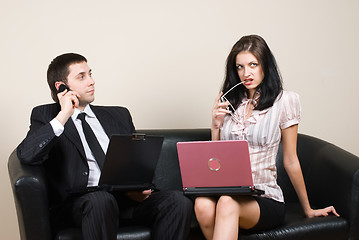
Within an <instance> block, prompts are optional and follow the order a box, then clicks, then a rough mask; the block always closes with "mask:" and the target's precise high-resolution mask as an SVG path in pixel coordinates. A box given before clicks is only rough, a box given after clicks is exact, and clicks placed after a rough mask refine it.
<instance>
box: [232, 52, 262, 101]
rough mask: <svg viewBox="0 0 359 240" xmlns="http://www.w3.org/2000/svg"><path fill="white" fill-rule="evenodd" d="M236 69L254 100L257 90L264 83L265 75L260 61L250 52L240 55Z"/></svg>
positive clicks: (237, 58)
mask: <svg viewBox="0 0 359 240" xmlns="http://www.w3.org/2000/svg"><path fill="white" fill-rule="evenodd" d="M236 67H237V72H238V76H239V79H240V80H241V82H243V85H244V86H245V87H246V88H247V89H248V91H249V97H250V98H252V97H253V95H254V93H255V91H256V88H257V87H258V85H259V84H261V82H262V81H263V78H264V73H263V70H262V66H261V65H260V63H259V61H258V59H257V58H256V57H255V56H254V55H253V54H252V53H251V52H249V51H244V52H240V53H238V55H237V57H236Z"/></svg>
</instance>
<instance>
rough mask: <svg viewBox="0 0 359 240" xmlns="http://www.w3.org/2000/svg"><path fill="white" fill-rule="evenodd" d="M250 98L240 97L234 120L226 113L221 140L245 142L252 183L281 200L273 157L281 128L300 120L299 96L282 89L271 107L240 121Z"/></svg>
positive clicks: (270, 195)
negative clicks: (246, 143) (247, 146)
mask: <svg viewBox="0 0 359 240" xmlns="http://www.w3.org/2000/svg"><path fill="white" fill-rule="evenodd" d="M250 101H252V100H249V99H243V101H242V103H241V104H240V106H239V107H238V108H237V109H236V112H235V116H237V117H236V118H237V119H234V118H233V117H231V116H230V115H227V116H226V117H225V119H224V123H223V126H222V128H221V139H222V140H236V139H244V140H247V141H248V145H249V153H250V159H251V168H252V176H253V183H254V186H256V188H258V189H262V190H264V191H265V194H264V195H263V196H264V197H267V198H271V199H274V200H276V201H279V202H284V198H283V192H282V190H281V189H280V187H279V186H278V184H277V169H276V156H277V153H278V148H279V143H280V141H281V129H285V128H288V127H290V126H293V125H295V124H298V123H299V122H300V112H301V108H300V101H299V95H298V94H296V93H294V92H289V91H283V92H282V94H280V95H279V96H278V97H277V99H276V100H275V102H274V104H273V106H272V107H270V108H267V109H265V110H262V111H259V110H254V111H253V113H252V114H251V116H250V117H249V118H247V119H246V120H244V116H245V108H246V106H247V104H248V103H249V102H250Z"/></svg>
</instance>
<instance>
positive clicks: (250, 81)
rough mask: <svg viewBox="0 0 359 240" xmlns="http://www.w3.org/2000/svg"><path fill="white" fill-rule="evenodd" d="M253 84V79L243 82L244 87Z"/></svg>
mask: <svg viewBox="0 0 359 240" xmlns="http://www.w3.org/2000/svg"><path fill="white" fill-rule="evenodd" d="M252 82H253V79H246V80H244V81H243V84H244V85H250V84H251V83H252Z"/></svg>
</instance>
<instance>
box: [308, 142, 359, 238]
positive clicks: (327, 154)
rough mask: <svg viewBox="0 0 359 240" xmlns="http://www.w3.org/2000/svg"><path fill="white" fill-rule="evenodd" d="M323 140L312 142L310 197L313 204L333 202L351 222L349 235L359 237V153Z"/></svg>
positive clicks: (319, 205)
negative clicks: (356, 153) (353, 152)
mask: <svg viewBox="0 0 359 240" xmlns="http://www.w3.org/2000/svg"><path fill="white" fill-rule="evenodd" d="M306 137H307V138H313V137H308V136H306ZM318 140H319V139H314V141H318ZM319 141H320V142H321V143H320V144H314V145H312V152H311V157H310V159H309V161H310V165H309V166H310V167H308V169H307V171H306V173H305V181H306V185H307V190H308V196H309V200H310V202H311V204H312V205H313V207H318V208H322V207H326V206H329V205H333V206H334V207H335V208H336V210H337V212H338V213H339V214H340V215H341V217H343V218H345V219H346V220H347V221H348V222H349V227H350V231H349V234H350V238H349V239H359V228H357V226H358V225H359V209H358V208H359V157H357V156H355V155H353V154H351V153H349V152H347V151H345V150H343V149H341V148H339V147H337V146H335V145H333V144H330V143H327V142H325V141H323V140H319Z"/></svg>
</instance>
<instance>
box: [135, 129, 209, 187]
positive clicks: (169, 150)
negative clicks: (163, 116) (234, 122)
mask: <svg viewBox="0 0 359 240" xmlns="http://www.w3.org/2000/svg"><path fill="white" fill-rule="evenodd" d="M137 132H139V133H145V134H147V135H160V136H164V141H163V146H162V151H161V155H160V159H159V161H158V164H157V168H156V172H155V179H154V183H155V185H156V187H157V188H158V189H161V190H168V189H172V190H180V191H182V180H181V173H180V168H179V163H178V155H177V145H176V144H177V142H184V141H208V140H210V139H211V131H210V129H186V130H181V129H163V130H137Z"/></svg>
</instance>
